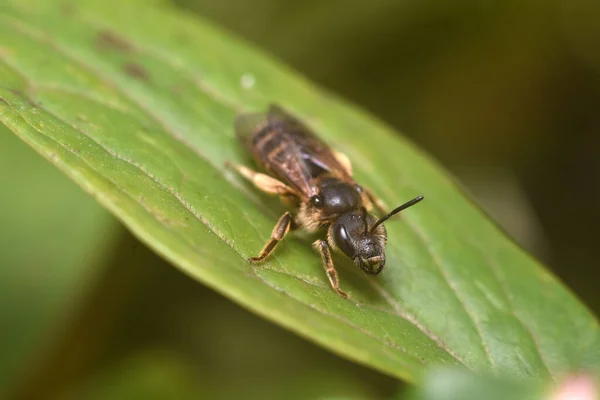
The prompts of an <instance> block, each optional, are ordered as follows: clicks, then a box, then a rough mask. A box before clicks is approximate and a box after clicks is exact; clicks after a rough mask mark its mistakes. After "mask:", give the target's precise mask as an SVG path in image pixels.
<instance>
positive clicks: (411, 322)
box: [0, 0, 600, 381]
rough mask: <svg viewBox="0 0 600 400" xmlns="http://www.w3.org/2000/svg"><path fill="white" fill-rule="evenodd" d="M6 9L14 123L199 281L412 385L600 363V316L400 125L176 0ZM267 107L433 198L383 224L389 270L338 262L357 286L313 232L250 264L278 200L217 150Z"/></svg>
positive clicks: (240, 158)
mask: <svg viewBox="0 0 600 400" xmlns="http://www.w3.org/2000/svg"><path fill="white" fill-rule="evenodd" d="M49 3H51V4H49ZM2 7H3V9H2V12H0V38H1V39H0V57H1V59H0V60H1V63H0V80H1V82H2V84H1V85H2V86H1V88H0V120H1V121H2V122H3V123H4V124H5V125H6V126H8V127H9V128H10V129H11V130H13V131H14V132H15V133H16V134H17V135H19V136H20V137H21V138H22V139H23V140H25V141H26V142H27V143H29V144H30V145H31V146H32V147H34V148H35V149H36V150H37V151H39V152H40V153H41V154H42V155H44V156H45V157H46V158H48V159H49V160H51V161H52V162H53V163H54V164H56V166H57V167H58V168H60V169H61V170H62V171H64V172H65V173H66V174H67V175H68V176H70V177H71V178H72V179H74V180H75V181H76V182H77V183H79V184H80V185H81V186H82V187H83V188H84V189H85V190H87V191H88V192H89V193H91V194H92V195H93V196H94V197H95V198H96V199H97V200H98V201H99V202H101V203H102V204H103V205H104V206H106V207H107V208H108V209H110V210H111V211H112V212H113V213H114V214H115V215H116V216H117V217H118V218H120V219H121V220H122V221H123V222H124V223H125V224H126V225H127V226H128V227H129V228H130V229H131V230H132V231H133V232H134V233H135V234H136V235H137V236H138V237H140V238H141V239H142V240H143V241H144V242H146V243H147V244H148V245H149V246H151V247H152V248H153V249H155V250H156V251H157V252H158V253H160V254H161V255H163V256H164V257H165V258H167V259H168V260H170V261H171V262H172V263H173V264H174V265H176V266H178V267H179V268H181V269H182V270H183V271H184V272H185V273H187V274H189V275H190V276H192V277H193V278H195V279H197V280H199V281H201V282H203V283H205V284H207V285H209V286H211V287H213V288H214V289H216V290H218V291H220V292H222V293H223V294H225V295H226V296H228V297H230V298H231V299H233V300H234V301H236V302H238V303H240V304H242V305H244V306H245V307H247V308H249V309H251V310H253V311H254V312H256V313H258V314H260V315H263V316H264V317H266V318H268V319H270V320H272V321H274V322H277V323H279V324H281V325H282V326H284V327H286V328H288V329H290V330H292V331H294V332H297V333H298V334H300V335H303V336H305V337H307V338H309V339H311V340H313V341H315V342H316V343H319V344H321V345H322V346H325V347H327V348H329V349H331V350H332V351H335V352H336V353H338V354H340V355H343V356H345V357H348V358H350V359H353V360H356V361H358V362H362V363H364V364H367V365H370V366H372V367H374V368H377V369H379V370H381V371H384V372H386V373H388V374H391V375H394V376H398V377H401V378H405V379H407V380H411V381H415V380H418V379H419V372H420V371H422V370H423V369H424V368H425V367H427V366H429V365H432V364H445V365H448V364H450V365H459V366H465V367H467V368H470V369H472V370H475V371H490V372H494V373H503V374H507V375H511V376H534V377H542V378H544V377H550V376H551V377H555V376H558V375H561V374H562V373H563V372H565V371H567V370H572V369H579V368H581V369H595V370H598V369H599V367H600V330H599V329H598V324H597V322H596V321H595V319H594V317H593V316H592V315H591V314H590V313H589V311H587V310H586V308H585V307H584V306H582V305H581V304H580V303H579V302H578V300H577V299H576V298H575V297H574V296H573V295H572V294H571V293H569V291H568V290H566V289H565V288H564V287H563V286H562V285H561V284H560V283H559V282H558V281H557V280H556V279H555V278H554V277H553V276H552V275H551V274H550V273H548V272H547V271H546V270H544V269H543V267H542V266H540V265H539V264H538V263H537V262H536V261H535V260H533V259H531V258H530V257H529V256H528V255H527V254H525V253H524V252H523V251H522V250H521V249H520V248H518V247H517V246H516V245H515V244H514V243H513V242H511V241H510V240H509V239H507V238H506V237H505V236H504V235H503V234H502V232H500V231H499V230H498V229H497V228H496V226H495V225H494V224H493V223H491V222H490V221H488V220H487V219H486V217H485V216H484V215H482V213H481V212H480V211H479V210H478V209H477V208H476V207H474V206H473V205H472V204H471V203H469V201H468V200H467V199H466V198H465V197H464V195H463V194H462V193H461V191H460V190H459V189H458V188H457V187H456V186H455V184H454V183H453V182H452V181H451V179H449V178H448V176H447V175H446V174H445V173H444V172H443V171H442V170H441V169H440V168H439V167H438V166H437V165H436V164H435V162H433V161H432V160H431V159H430V158H428V157H427V156H426V155H425V154H423V153H422V152H421V151H420V150H418V149H416V148H415V147H414V146H413V145H411V144H410V143H408V142H407V141H405V140H404V139H402V138H401V137H398V136H397V135H396V134H395V133H394V132H393V131H391V130H390V128H389V127H387V126H385V125H383V124H382V123H380V122H378V121H376V120H374V119H373V118H371V117H369V116H368V115H366V114H365V113H363V112H362V111H360V110H357V109H356V108H354V107H352V106H349V105H347V104H344V103H343V102H342V101H340V100H339V99H336V98H335V97H333V96H331V95H330V94H329V93H326V92H324V91H323V90H321V89H319V88H317V87H315V86H314V85H312V84H310V83H309V82H307V81H306V80H304V79H302V78H301V77H299V76H297V75H296V74H295V73H293V72H291V71H289V70H288V69H287V68H286V67H284V66H282V65H280V64H278V63H277V62H275V61H273V60H271V59H270V58H269V57H267V56H265V55H263V54H261V53H259V52H258V51H256V50H255V49H253V48H251V47H250V46H248V45H247V44H245V43H243V42H241V41H239V40H235V39H232V38H231V37H229V36H228V35H226V34H224V33H223V32H221V31H219V30H218V29H216V28H214V27H212V26H210V25H209V24H207V23H206V22H204V21H201V20H198V19H196V18H193V17H191V16H189V15H186V14H184V13H181V12H177V11H176V10H173V9H171V8H169V7H168V6H161V5H151V4H145V3H143V2H140V1H138V2H135V3H131V2H125V1H121V2H109V1H99V0H98V1H82V2H73V3H52V2H45V1H37V2H21V1H18V0H12V1H9V2H8V3H6V2H5V4H4V5H3V6H2ZM271 102H277V103H280V104H281V105H282V106H283V107H284V108H286V109H288V110H289V111H290V112H292V113H293V114H295V115H297V116H298V117H299V118H301V119H303V120H304V121H306V123H308V124H309V125H310V126H311V127H312V128H314V130H315V131H317V132H318V133H319V134H320V135H321V136H322V137H323V138H324V139H325V140H326V141H328V142H329V143H331V144H332V145H333V146H334V147H335V148H337V149H339V150H341V151H343V152H345V153H347V154H348V156H349V157H350V159H351V160H352V162H353V164H354V168H355V171H356V172H355V175H356V178H357V180H358V181H359V182H361V183H364V184H365V185H366V186H368V187H369V188H371V189H372V190H373V191H374V192H375V193H376V194H377V195H379V196H380V197H381V198H382V199H383V200H384V201H385V202H386V203H387V204H389V205H397V204H400V203H402V202H404V201H406V200H408V199H410V198H412V197H414V196H415V195H419V194H423V195H425V197H426V200H425V201H424V202H422V203H420V204H419V205H418V206H416V207H414V208H412V209H410V210H407V211H406V212H404V213H403V217H402V218H401V219H400V220H399V221H395V222H389V223H388V224H387V228H388V234H389V244H388V252H387V259H388V261H387V267H386V270H385V271H384V272H383V273H382V274H381V275H379V276H377V277H369V276H365V275H363V274H362V273H361V271H359V270H357V269H355V268H354V267H353V266H351V265H350V263H348V262H346V261H344V260H341V259H339V260H338V259H336V262H337V266H338V270H339V271H340V275H341V282H342V288H343V289H344V290H345V291H347V292H348V293H349V294H350V299H349V300H344V299H342V298H341V297H339V296H337V295H336V294H335V293H334V292H333V291H332V290H331V289H330V287H329V284H328V282H327V279H326V277H325V274H324V271H323V269H322V266H321V263H320V260H319V258H318V257H317V255H316V254H314V253H313V251H312V249H311V248H310V245H309V243H310V240H309V239H307V238H303V237H302V236H300V235H298V236H296V237H291V238H288V239H286V241H285V243H284V244H283V245H282V246H281V247H280V248H278V249H277V251H276V252H275V254H274V256H273V257H272V258H271V259H270V261H269V262H267V263H266V264H264V265H261V266H253V265H249V264H248V263H247V262H246V258H247V257H248V256H252V255H255V254H256V253H257V251H258V250H259V249H260V248H261V247H262V245H263V244H264V242H265V240H266V239H267V238H268V236H269V234H270V231H271V229H272V227H273V225H274V223H275V222H276V219H277V217H278V216H279V215H280V214H281V213H282V212H283V210H284V209H283V207H281V206H278V205H276V204H278V203H276V202H274V201H272V200H271V199H268V200H267V199H266V198H265V196H263V195H261V194H259V193H257V191H256V190H255V189H254V188H252V187H250V186H249V185H248V184H247V183H246V182H244V181H243V180H242V179H240V178H239V177H238V176H236V175H235V174H232V173H231V172H229V171H227V170H225V169H224V168H223V164H224V163H225V162H226V161H234V162H244V163H246V162H247V158H246V157H245V155H244V154H243V152H242V149H241V148H240V146H239V144H238V143H236V141H235V139H234V136H233V132H232V124H233V120H234V117H235V115H236V114H237V113H238V112H243V111H244V112H248V111H262V110H264V109H266V107H267V105H268V104H269V103H271ZM248 345H250V346H251V345H252V343H248Z"/></svg>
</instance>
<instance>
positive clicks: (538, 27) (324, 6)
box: [0, 0, 600, 399]
mask: <svg viewBox="0 0 600 400" xmlns="http://www.w3.org/2000/svg"><path fill="white" fill-rule="evenodd" d="M173 1H174V4H175V5H176V6H177V7H179V8H181V9H184V10H187V12H190V13H196V14H198V15H200V16H203V17H205V18H208V19H209V20H212V21H214V23H215V24H218V25H221V26H223V27H225V28H226V29H228V30H230V31H232V32H234V33H236V34H238V35H239V36H242V37H244V38H245V39H246V40H248V41H249V42H252V43H254V44H256V45H257V46H259V47H261V48H263V49H265V50H266V51H268V52H270V53H272V54H273V55H275V56H276V57H278V58H280V59H282V60H283V61H285V62H286V63H288V64H290V65H291V66H292V67H294V68H295V69H296V70H298V71H300V72H302V73H303V74H305V75H306V76H307V77H309V78H310V79H312V80H314V81H316V82H318V83H319V84H321V85H322V86H323V87H325V88H328V89H329V90H331V91H333V92H334V93H337V94H339V95H340V96H342V97H345V98H347V99H349V100H350V101H352V102H354V103H357V104H359V105H361V106H362V107H364V108H366V109H368V110H370V111H371V112H372V113H373V114H374V115H376V116H377V117H379V118H381V119H383V120H384V121H386V122H388V123H389V124H391V125H393V126H394V127H395V128H397V129H398V130H399V131H401V132H403V133H404V134H405V135H407V136H408V137H410V138H411V139H412V140H414V141H415V142H416V143H418V144H419V145H420V146H422V147H423V148H424V149H425V150H426V151H428V152H429V153H430V154H432V155H433V156H434V157H435V158H437V159H438V160H439V161H440V162H441V163H442V164H443V165H445V166H446V167H447V168H448V169H449V170H450V171H451V172H452V173H453V174H454V175H455V176H456V177H457V179H458V180H459V181H460V182H461V184H462V185H463V186H464V187H465V190H467V191H468V192H470V193H471V195H472V196H473V197H474V198H475V199H476V200H477V201H478V203H479V204H480V205H481V206H482V207H483V208H484V209H485V210H486V211H487V212H488V213H489V214H490V215H491V216H492V217H493V218H494V219H495V220H496V221H497V222H498V223H499V224H500V225H501V226H502V227H504V229H505V230H507V231H508V232H509V234H510V235H511V236H513V237H514V238H515V240H517V241H518V242H519V243H520V244H521V245H522V246H524V247H525V248H526V249H528V250H529V251H530V252H531V253H533V254H534V255H535V256H536V257H538V258H540V259H542V260H543V261H544V262H545V263H546V264H547V265H549V267H550V268H552V269H553V270H554V271H555V272H556V274H558V275H559V276H560V277H561V278H562V279H563V280H564V281H565V282H566V283H567V284H568V285H569V286H570V287H571V288H572V289H573V290H574V291H575V292H576V293H577V294H578V295H579V296H580V298H581V299H582V300H583V301H584V302H585V303H586V304H587V305H588V306H589V307H590V308H592V309H593V310H594V311H595V312H596V313H598V312H599V311H600V295H598V291H597V282H598V279H600V269H599V268H598V266H599V264H598V262H597V257H596V256H595V253H594V250H596V247H597V242H598V237H599V234H598V227H599V226H600V207H599V205H600V184H599V182H600V133H599V130H600V112H599V110H600V53H599V52H598V51H597V45H598V43H600V40H599V39H600V24H599V23H598V21H600V5H599V4H598V3H597V2H596V1H593V0H574V1H568V2H567V1H565V2H549V1H538V0H507V1H504V2H499V3H498V4H491V3H487V2H481V1H477V0H455V1H453V2H437V1H414V0H406V1H393V0H374V1H370V2H365V1H357V0H344V1H342V0H330V1H327V2H323V1H316V0H307V1H304V2H289V1H276V0H255V1H252V2H248V1H244V0H219V1H212V0H173ZM349 134H350V133H349ZM351 134H368V132H352V133H351ZM0 181H1V183H2V186H3V196H2V207H1V208H0V249H1V251H0V319H1V320H2V321H3V324H2V329H1V330H0V352H1V354H2V357H0V397H2V398H4V397H3V394H5V395H6V396H11V397H13V396H14V397H16V398H27V399H52V398H57V399H106V398H114V399H132V398H145V399H175V398H176V399H192V398H194V399H197V398H214V399H235V398H246V399H270V398H272V399H280V398H286V399H309V398H311V399H334V398H348V399H350V398H352V399H362V398H364V399H375V398H389V397H391V396H393V395H394V393H396V392H397V391H398V389H399V386H400V385H401V384H400V383H399V382H397V381H395V380H393V379H391V378H388V377H385V376H383V375H381V374H379V373H376V372H373V371H370V370H368V369H366V368H363V367H360V366H357V365H354V364H351V363H350V362H347V361H344V360H342V359H340V358H338V357H335V356H333V355H331V354H329V353H327V352H325V351H324V350H321V349H320V348H317V347H316V346H313V345H312V344H310V343H308V342H306V341H304V340H301V339H299V338H297V337H296V336H294V335H292V334H290V333H288V332H286V331H284V330H283V329H281V328H278V327H276V326H273V325H271V324H270V323H267V322H265V321H263V320H261V319H259V318H258V317H255V316H254V315H252V314H250V313H248V312H247V311H245V310H243V309H242V308H240V307H238V306H236V305H234V304H233V303H231V302H229V301H228V300H226V299H224V298H222V297H221V296H220V295H217V294H215V293H213V292H212V291H210V290H208V289H206V288H204V287H202V286H200V285H198V284H197V283H195V282H193V281H192V280H190V279H188V278H187V277H185V276H184V275H183V274H181V273H180V272H178V271H177V270H175V269H174V268H171V267H170V266H169V265H168V264H167V263H165V262H164V261H162V260H161V259H160V258H158V257H157V256H155V255H153V254H152V253H151V252H150V251H149V250H148V249H146V248H145V247H144V246H143V245H142V244H140V243H139V242H138V241H137V240H136V239H135V238H133V237H132V236H131V235H130V234H129V233H127V232H126V231H125V229H124V228H123V227H122V226H121V225H120V224H119V223H118V222H117V221H115V220H114V219H113V218H112V217H111V216H110V215H108V213H107V212H105V211H103V210H102V209H101V208H100V207H99V206H98V205H96V204H95V202H94V200H93V199H92V198H91V197H89V196H87V195H85V194H84V193H83V192H82V191H81V190H80V189H78V188H77V187H75V185H74V184H73V183H71V182H70V181H68V180H67V178H65V177H64V176H63V175H62V174H61V173H60V172H59V171H58V170H55V169H54V168H53V167H52V166H50V164H49V163H47V162H46V161H44V160H42V159H41V157H39V156H37V155H36V154H35V153H34V152H33V151H32V150H30V149H29V148H28V147H27V146H26V145H25V144H23V143H21V142H20V141H19V140H18V139H17V138H16V137H15V136H14V135H13V134H12V133H10V132H9V131H7V130H6V129H5V128H4V127H3V126H0ZM40 199H43V200H44V201H43V202H42V201H39V200H40ZM74 221H75V222H76V223H73V222H74Z"/></svg>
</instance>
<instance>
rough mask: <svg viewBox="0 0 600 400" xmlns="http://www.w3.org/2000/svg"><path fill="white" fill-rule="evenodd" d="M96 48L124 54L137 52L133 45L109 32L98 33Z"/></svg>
mask: <svg viewBox="0 0 600 400" xmlns="http://www.w3.org/2000/svg"><path fill="white" fill-rule="evenodd" d="M96 47H98V48H99V49H100V50H104V51H119V52H122V53H130V52H132V51H134V50H135V48H134V46H133V44H131V43H130V42H128V41H127V40H126V39H125V38H123V37H121V36H119V35H117V34H116V33H114V32H112V31H109V30H103V31H100V32H98V35H97V36H96Z"/></svg>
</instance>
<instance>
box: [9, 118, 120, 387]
mask: <svg viewBox="0 0 600 400" xmlns="http://www.w3.org/2000/svg"><path fill="white" fill-rule="evenodd" d="M0 182H2V190H3V194H4V195H3V197H2V207H0V227H1V228H0V248H1V249H2V250H1V251H0V321H3V322H4V323H3V324H2V331H1V333H0V338H1V343H2V357H1V358H0V397H2V398H7V397H8V392H9V391H10V390H12V389H14V387H15V386H16V385H17V384H18V383H19V381H20V380H21V379H23V378H24V377H25V375H26V374H27V373H28V372H29V370H30V369H31V368H32V367H33V366H34V364H35V363H36V362H38V361H39V358H40V356H43V355H46V352H45V351H47V350H48V348H47V347H48V345H49V344H50V343H52V341H53V340H54V339H55V338H56V336H57V335H58V334H62V333H63V332H62V328H61V327H62V326H63V325H64V324H65V321H67V320H68V319H69V318H70V317H71V316H72V313H73V312H74V311H75V310H76V309H77V308H78V305H77V303H78V301H79V300H80V299H81V297H82V295H83V294H84V293H85V291H86V289H87V288H88V287H89V286H90V284H91V283H92V282H93V281H94V280H95V278H96V277H97V274H98V271H99V270H100V269H101V268H100V267H101V266H102V265H104V263H103V262H104V261H106V260H105V258H106V255H107V254H108V253H107V251H108V250H109V249H110V247H111V246H112V245H114V241H113V236H114V233H115V231H116V230H117V228H120V227H118V224H117V223H116V221H115V220H114V218H112V217H111V215H110V214H108V213H107V212H106V211H105V210H104V209H102V208H101V207H100V206H98V204H97V203H96V202H94V201H93V200H92V199H91V198H90V197H89V196H87V195H86V194H85V193H83V192H82V191H81V189H80V188H79V187H77V186H76V185H75V184H73V182H71V181H70V180H69V179H67V178H66V177H65V176H64V175H63V174H61V173H60V172H59V171H57V170H56V169H55V168H54V167H53V166H52V165H51V164H49V163H48V162H47V161H46V160H44V159H43V158H41V157H40V156H39V155H38V154H36V153H35V152H34V151H32V150H31V148H29V147H28V146H27V145H26V144H24V143H23V142H22V141H21V140H19V139H18V138H17V137H15V136H14V135H13V134H12V133H11V132H10V131H9V130H8V129H6V127H5V126H4V125H1V124H0ZM40 199H43V201H40ZM73 216H75V217H76V218H77V223H76V224H73V223H65V222H66V221H69V220H70V218H73Z"/></svg>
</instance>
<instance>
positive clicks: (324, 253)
mask: <svg viewBox="0 0 600 400" xmlns="http://www.w3.org/2000/svg"><path fill="white" fill-rule="evenodd" d="M313 247H314V248H315V250H316V251H318V252H319V254H321V260H323V267H324V268H325V273H327V278H328V279H329V283H331V287H332V288H333V290H335V291H336V292H337V293H338V294H339V295H340V296H342V297H343V298H345V299H347V298H348V295H347V294H346V293H345V292H343V291H342V289H340V278H339V277H338V273H337V271H336V270H335V266H334V265H333V260H332V259H331V252H330V251H329V246H328V245H327V242H326V241H324V240H323V239H318V240H316V241H315V242H314V243H313Z"/></svg>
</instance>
